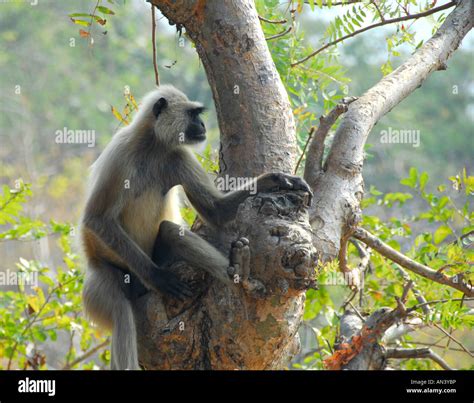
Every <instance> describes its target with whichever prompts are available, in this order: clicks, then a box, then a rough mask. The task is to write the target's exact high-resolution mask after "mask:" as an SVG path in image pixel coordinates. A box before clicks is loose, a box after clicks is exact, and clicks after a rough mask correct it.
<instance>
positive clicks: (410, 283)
mask: <svg viewBox="0 0 474 403" xmlns="http://www.w3.org/2000/svg"><path fill="white" fill-rule="evenodd" d="M412 288H413V280H408V282H407V283H406V285H405V287H403V294H402V297H401V298H400V300H401V301H402V302H403V303H404V304H405V303H406V302H407V299H408V292H409V291H410V290H411V289H412Z"/></svg>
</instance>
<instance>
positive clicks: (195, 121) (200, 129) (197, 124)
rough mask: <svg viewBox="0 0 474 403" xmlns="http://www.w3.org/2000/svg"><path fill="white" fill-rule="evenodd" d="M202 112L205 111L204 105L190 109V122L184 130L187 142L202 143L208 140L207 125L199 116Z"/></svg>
mask: <svg viewBox="0 0 474 403" xmlns="http://www.w3.org/2000/svg"><path fill="white" fill-rule="evenodd" d="M202 112H204V108H202V107H199V108H194V109H190V110H188V115H189V124H188V127H187V128H186V130H185V131H184V136H185V142H186V143H187V144H195V143H200V142H201V141H204V140H206V126H205V125H204V122H203V121H202V119H201V117H200V116H199V115H200V114H201V113H202Z"/></svg>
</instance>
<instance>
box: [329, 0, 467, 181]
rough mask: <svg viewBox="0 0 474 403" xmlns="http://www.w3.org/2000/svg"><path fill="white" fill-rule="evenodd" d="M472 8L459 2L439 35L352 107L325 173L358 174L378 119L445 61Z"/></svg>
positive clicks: (458, 38) (442, 66)
mask: <svg viewBox="0 0 474 403" xmlns="http://www.w3.org/2000/svg"><path fill="white" fill-rule="evenodd" d="M472 13H473V5H472V2H471V1H469V0H461V1H460V2H459V5H458V6H457V7H456V8H455V9H454V11H453V12H452V13H451V14H450V15H449V16H448V17H447V18H446V21H445V22H444V23H443V25H442V26H441V27H440V28H439V30H438V32H437V33H436V34H435V35H434V36H433V37H432V38H431V39H430V40H428V41H427V42H426V43H425V44H424V45H423V46H422V47H421V48H420V49H419V50H418V51H417V52H416V53H415V54H414V55H413V56H411V57H410V58H409V59H408V60H407V61H406V62H405V63H403V64H402V65H401V66H400V67H398V68H397V69H396V70H394V71H393V72H392V73H391V74H389V75H387V76H386V77H384V78H383V79H382V80H381V81H380V82H379V83H378V84H376V85H375V86H374V87H372V88H371V89H370V90H368V91H367V92H366V93H365V94H364V95H363V96H362V97H360V98H359V99H358V100H357V101H356V102H354V103H353V104H351V106H350V107H349V110H348V112H347V113H346V115H345V117H344V120H343V121H342V122H341V125H340V126H339V128H338V130H337V131H336V134H335V138H334V143H333V146H332V148H331V151H330V154H329V156H328V160H327V161H328V170H332V171H333V172H337V173H339V174H342V175H351V176H353V175H356V174H358V173H360V172H361V170H362V164H363V160H364V145H365V142H366V140H367V136H368V135H369V133H370V130H371V129H372V127H373V126H374V125H375V123H377V122H378V121H379V119H380V118H381V117H382V116H383V115H385V114H386V113H387V112H389V111H390V110H391V109H392V108H394V107H395V106H396V105H398V104H399V103H400V102H401V101H402V100H403V99H405V98H406V97H407V96H408V95H410V94H411V93H412V92H413V91H415V90H416V89H417V88H418V87H420V86H421V84H422V83H423V81H424V80H425V79H426V78H427V77H428V76H429V75H430V74H431V73H432V72H433V71H436V70H440V69H445V68H446V62H447V60H448V59H449V57H450V56H451V55H452V53H453V52H454V51H455V50H456V49H457V48H458V46H459V44H460V43H461V41H462V39H463V38H464V36H465V35H466V34H467V33H468V32H469V31H470V29H471V28H472V25H473V19H474V18H473V14H472Z"/></svg>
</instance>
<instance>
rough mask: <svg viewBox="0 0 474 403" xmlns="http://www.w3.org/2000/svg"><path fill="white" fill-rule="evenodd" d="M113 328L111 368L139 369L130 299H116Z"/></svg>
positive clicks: (135, 332)
mask: <svg viewBox="0 0 474 403" xmlns="http://www.w3.org/2000/svg"><path fill="white" fill-rule="evenodd" d="M116 302H117V303H118V304H119V305H120V306H116V307H115V309H114V321H113V323H114V327H113V330H112V351H111V353H112V357H111V369H139V366H138V353H137V331H136V326H135V319H134V318H133V310H132V305H131V303H130V301H128V300H127V299H125V298H123V299H122V300H121V301H116Z"/></svg>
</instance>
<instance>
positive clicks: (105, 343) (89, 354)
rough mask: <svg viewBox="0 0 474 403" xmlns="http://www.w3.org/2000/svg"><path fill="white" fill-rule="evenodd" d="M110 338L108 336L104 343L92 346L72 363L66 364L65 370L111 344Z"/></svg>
mask: <svg viewBox="0 0 474 403" xmlns="http://www.w3.org/2000/svg"><path fill="white" fill-rule="evenodd" d="M109 342H110V340H109V338H107V339H106V340H105V341H103V342H102V343H100V344H98V345H97V346H95V347H94V348H92V349H91V350H89V351H87V352H86V353H84V354H82V355H81V356H79V357H77V358H76V359H75V360H74V361H72V362H71V363H70V364H66V365H65V366H64V367H63V370H65V369H71V368H72V367H74V366H75V365H77V364H79V363H80V362H82V361H84V360H86V359H88V358H89V357H90V356H92V355H94V354H95V353H96V352H97V351H99V350H100V349H101V348H103V347H105V346H106V345H107V344H109Z"/></svg>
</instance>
